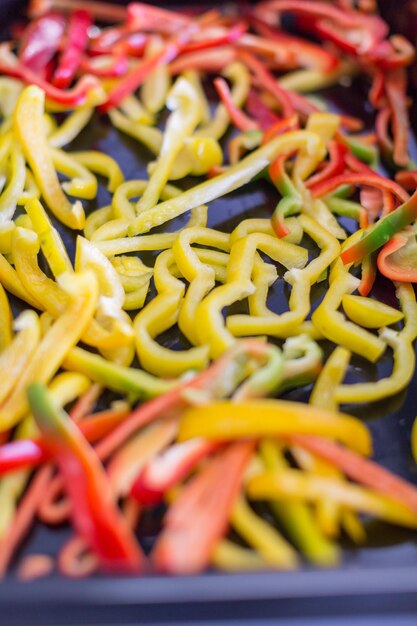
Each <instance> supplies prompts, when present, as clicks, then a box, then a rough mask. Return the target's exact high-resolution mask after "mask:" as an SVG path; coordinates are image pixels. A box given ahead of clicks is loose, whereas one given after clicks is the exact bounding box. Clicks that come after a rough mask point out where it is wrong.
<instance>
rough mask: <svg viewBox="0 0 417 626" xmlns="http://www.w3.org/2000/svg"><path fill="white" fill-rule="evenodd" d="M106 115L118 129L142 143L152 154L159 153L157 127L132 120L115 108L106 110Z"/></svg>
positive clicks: (160, 135) (159, 137)
mask: <svg viewBox="0 0 417 626" xmlns="http://www.w3.org/2000/svg"><path fill="white" fill-rule="evenodd" d="M108 116H109V118H110V120H111V123H112V124H113V126H115V127H116V128H117V129H118V130H121V131H122V132H123V133H125V134H126V135H129V136H130V137H133V138H134V139H136V140H137V141H140V143H143V145H144V146H146V147H147V148H148V150H150V151H151V152H152V153H153V154H159V151H160V150H161V146H162V133H161V131H160V130H159V128H155V127H154V126H149V125H148V124H147V123H143V122H142V123H139V122H134V121H133V120H132V119H130V118H128V117H126V116H125V115H123V113H121V112H120V111H117V110H116V109H113V110H110V111H108Z"/></svg>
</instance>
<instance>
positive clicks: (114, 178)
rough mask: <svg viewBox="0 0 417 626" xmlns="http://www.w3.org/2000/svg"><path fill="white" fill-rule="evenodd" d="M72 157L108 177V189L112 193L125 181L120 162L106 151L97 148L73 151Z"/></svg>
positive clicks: (88, 168)
mask: <svg viewBox="0 0 417 626" xmlns="http://www.w3.org/2000/svg"><path fill="white" fill-rule="evenodd" d="M71 157H72V158H73V159H75V160H76V161H77V162H78V163H80V164H81V165H83V166H84V167H86V168H87V170H90V171H91V172H95V173H96V174H99V175H100V176H105V177H106V178H107V179H108V184H107V189H108V190H109V191H110V193H115V191H116V190H117V189H118V187H119V185H121V184H122V183H123V182H124V176H123V172H122V170H121V169H120V167H119V165H118V163H117V162H116V161H115V160H114V159H112V157H110V156H109V155H108V154H104V152H98V151H97V150H86V151H83V152H71Z"/></svg>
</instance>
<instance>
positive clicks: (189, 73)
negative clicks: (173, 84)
mask: <svg viewBox="0 0 417 626" xmlns="http://www.w3.org/2000/svg"><path fill="white" fill-rule="evenodd" d="M183 76H184V78H186V79H187V80H188V81H189V82H190V83H191V84H192V86H193V87H194V90H195V92H196V94H197V96H198V99H199V101H200V106H201V109H202V111H201V123H202V124H204V126H206V127H207V125H208V124H209V123H210V121H211V112H210V104H209V101H208V100H207V96H206V94H205V91H204V87H203V84H202V82H201V74H200V73H199V72H197V70H186V71H185V72H184V73H183Z"/></svg>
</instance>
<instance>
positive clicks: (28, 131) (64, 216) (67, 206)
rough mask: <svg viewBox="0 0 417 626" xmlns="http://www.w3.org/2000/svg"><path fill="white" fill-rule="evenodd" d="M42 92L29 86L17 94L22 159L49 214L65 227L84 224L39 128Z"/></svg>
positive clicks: (40, 126)
mask: <svg viewBox="0 0 417 626" xmlns="http://www.w3.org/2000/svg"><path fill="white" fill-rule="evenodd" d="M44 101H45V94H44V92H43V91H42V90H41V89H39V87H36V86H35V85H31V86H29V87H26V88H25V89H24V90H23V92H22V93H21V95H20V97H19V100H18V102H17V105H16V110H15V112H14V128H15V132H16V135H17V137H18V139H19V142H20V144H21V146H22V149H23V152H24V154H25V156H26V159H27V161H28V163H29V165H30V167H31V169H32V172H33V174H34V176H35V178H36V182H37V183H38V185H39V187H40V189H41V191H42V194H43V196H44V198H45V200H46V202H47V204H48V207H49V208H50V210H51V211H52V213H53V214H54V215H55V216H56V217H57V218H58V219H59V220H60V221H61V222H62V223H63V224H65V225H66V226H68V227H69V228H75V229H80V228H82V227H83V225H84V219H85V216H84V209H83V207H82V205H81V203H80V202H78V201H77V202H76V203H75V204H74V205H71V203H70V202H69V200H68V199H67V198H66V196H65V194H64V193H63V191H62V189H61V186H60V184H59V180H58V176H57V174H56V171H55V168H54V165H53V161H52V155H51V153H50V148H49V145H48V140H47V137H46V134H45V131H44V127H43V118H42V116H43V109H44Z"/></svg>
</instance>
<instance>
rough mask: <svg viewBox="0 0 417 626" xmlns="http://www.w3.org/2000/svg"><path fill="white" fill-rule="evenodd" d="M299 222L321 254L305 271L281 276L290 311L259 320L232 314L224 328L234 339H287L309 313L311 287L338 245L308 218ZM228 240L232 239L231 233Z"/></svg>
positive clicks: (337, 252) (327, 233)
mask: <svg viewBox="0 0 417 626" xmlns="http://www.w3.org/2000/svg"><path fill="white" fill-rule="evenodd" d="M298 219H299V222H300V224H301V227H302V228H303V231H304V232H306V233H307V234H308V235H309V236H310V237H311V238H312V239H313V240H314V241H315V242H316V243H317V244H318V246H319V248H320V249H321V251H320V254H319V256H318V257H317V258H315V259H313V260H312V261H311V262H310V263H309V264H308V265H307V266H306V267H305V268H303V269H300V268H292V269H290V271H288V272H286V274H284V278H285V280H286V281H287V282H288V283H289V284H290V285H291V286H292V290H291V295H290V302H289V308H290V310H289V311H287V312H285V313H283V314H281V315H278V314H276V313H274V312H272V311H269V314H268V315H264V316H262V317H260V316H259V317H258V316H257V317H254V316H250V315H231V316H229V317H228V318H227V320H226V325H227V328H228V330H229V331H230V332H231V333H232V334H233V335H234V336H242V335H252V334H264V333H266V334H268V335H273V336H277V337H289V336H291V335H292V334H293V332H294V330H295V329H296V328H297V327H298V326H299V325H300V324H301V323H302V322H303V321H304V320H305V318H306V317H307V315H308V314H309V312H310V308H311V303H310V291H311V286H312V285H313V284H314V283H315V282H317V280H318V278H319V277H320V275H321V274H322V272H323V271H324V270H325V269H326V268H327V267H328V266H329V265H330V263H332V261H334V259H335V258H336V257H337V255H338V254H339V251H340V245H339V243H338V241H337V239H335V237H333V235H331V234H330V233H329V232H328V231H327V230H326V229H324V228H323V227H322V226H320V224H318V223H317V222H316V221H315V220H313V219H311V218H310V217H309V216H307V215H300V217H299V218H298ZM231 237H232V238H233V233H232V235H231Z"/></svg>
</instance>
